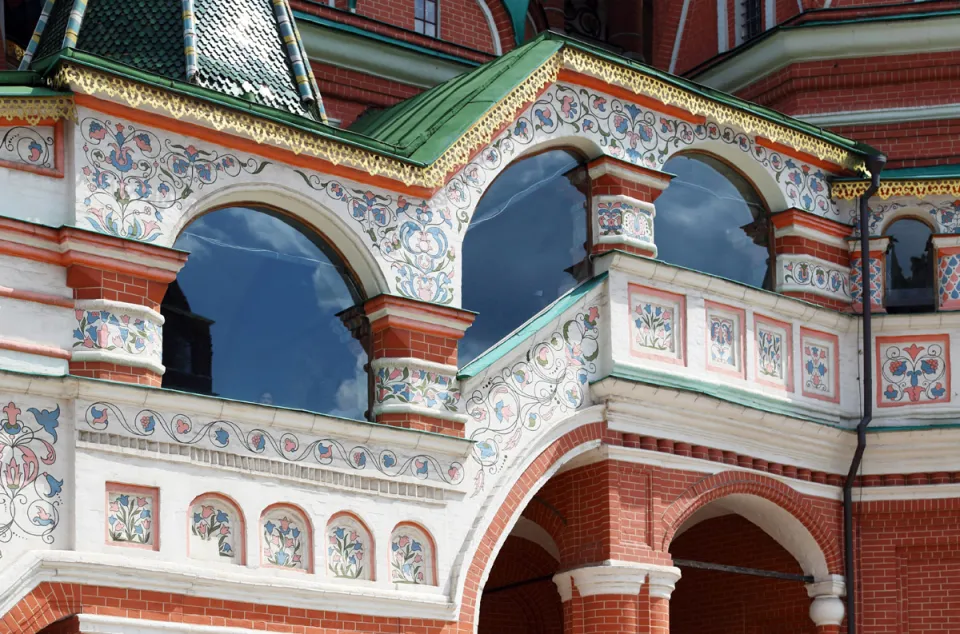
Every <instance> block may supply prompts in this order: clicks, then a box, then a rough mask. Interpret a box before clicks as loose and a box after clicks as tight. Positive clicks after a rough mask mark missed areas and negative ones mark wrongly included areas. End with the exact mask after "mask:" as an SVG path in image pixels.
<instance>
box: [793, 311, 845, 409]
mask: <svg viewBox="0 0 960 634" xmlns="http://www.w3.org/2000/svg"><path fill="white" fill-rule="evenodd" d="M837 347H838V338H837V336H836V335H830V334H827V333H821V332H816V331H813V330H808V329H806V328H801V329H800V352H801V372H802V375H801V376H802V386H801V391H802V393H803V395H804V396H809V397H811V398H816V399H820V400H826V401H833V402H839V401H840V395H839V393H838V389H839V375H838V372H839V368H838V363H839V358H838V350H837Z"/></svg>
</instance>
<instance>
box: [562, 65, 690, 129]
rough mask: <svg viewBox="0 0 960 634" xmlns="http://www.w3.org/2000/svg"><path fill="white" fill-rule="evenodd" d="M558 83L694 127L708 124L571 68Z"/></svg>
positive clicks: (688, 113)
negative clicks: (650, 111) (575, 86)
mask: <svg viewBox="0 0 960 634" xmlns="http://www.w3.org/2000/svg"><path fill="white" fill-rule="evenodd" d="M557 81H563V82H568V83H571V84H577V85H578V86H583V87H584V88H593V89H594V90H599V91H600V92H603V93H606V94H608V95H610V96H612V97H616V98H617V99H624V100H626V101H629V102H630V103H635V104H637V105H640V106H643V107H645V108H649V109H651V110H656V111H657V112H659V113H660V114H665V115H668V116H671V117H675V118H677V119H680V120H681V121H686V122H687V123H691V124H693V125H703V124H704V123H706V122H707V118H706V117H704V116H702V115H697V114H693V113H692V112H690V111H689V110H684V109H683V108H679V107H677V106H670V105H667V104H665V103H663V102H662V101H658V100H657V99H654V98H653V97H648V96H646V95H641V94H639V93H635V92H633V91H632V90H627V89H626V88H621V87H620V86H615V85H613V84H608V83H607V82H605V81H603V80H602V79H598V78H596V77H591V76H590V75H584V74H583V73H578V72H576V71H573V70H570V69H569V68H561V69H560V72H559V73H558V74H557Z"/></svg>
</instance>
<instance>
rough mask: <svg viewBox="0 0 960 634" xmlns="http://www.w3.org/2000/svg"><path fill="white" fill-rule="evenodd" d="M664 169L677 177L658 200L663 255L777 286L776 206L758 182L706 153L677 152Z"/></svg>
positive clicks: (748, 281)
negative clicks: (773, 210)
mask: <svg viewBox="0 0 960 634" xmlns="http://www.w3.org/2000/svg"><path fill="white" fill-rule="evenodd" d="M664 171H666V172H670V173H672V174H674V175H675V177H674V179H673V180H672V181H671V183H670V186H669V187H668V188H667V189H666V191H664V192H663V193H662V194H661V195H660V197H659V198H657V201H656V207H657V216H656V221H655V223H656V232H655V236H656V245H657V252H658V258H659V259H661V260H663V261H665V262H669V263H671V264H677V265H680V266H684V267H687V268H690V269H694V270H697V271H702V272H704V273H711V274H714V275H718V276H720V277H724V278H727V279H731V280H734V281H737V282H742V283H744V284H749V285H751V286H756V287H759V288H766V289H769V290H772V289H773V286H774V283H775V271H774V266H773V265H774V262H775V255H774V252H773V226H772V223H771V221H770V208H769V206H768V204H767V202H766V200H765V199H764V197H763V196H762V195H761V194H760V192H759V191H758V190H757V188H756V187H755V185H754V183H753V182H752V181H751V180H749V179H748V178H747V177H746V176H745V175H744V174H742V173H741V172H740V171H739V170H738V169H737V168H736V167H734V166H733V165H731V164H730V163H728V162H727V161H725V160H723V159H721V158H719V157H717V156H715V155H713V154H707V153H704V152H683V153H680V154H676V155H674V156H673V157H671V158H670V159H669V160H668V161H667V162H666V163H665V164H664Z"/></svg>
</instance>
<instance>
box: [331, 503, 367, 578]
mask: <svg viewBox="0 0 960 634" xmlns="http://www.w3.org/2000/svg"><path fill="white" fill-rule="evenodd" d="M371 545H372V541H371V539H370V533H369V531H367V529H366V528H365V527H364V526H363V525H362V524H361V523H360V522H358V521H356V520H355V519H353V518H352V517H349V516H346V515H344V516H341V517H337V518H334V519H333V520H332V521H331V522H330V524H329V525H328V526H327V570H329V571H330V574H331V575H333V576H334V577H338V578H341V579H373V566H374V563H373V557H372V556H371V555H372V553H371V552H370V548H371Z"/></svg>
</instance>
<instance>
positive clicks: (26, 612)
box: [0, 582, 81, 634]
mask: <svg viewBox="0 0 960 634" xmlns="http://www.w3.org/2000/svg"><path fill="white" fill-rule="evenodd" d="M76 590H77V588H76V586H73V585H70V584H61V583H49V582H44V583H41V584H39V585H38V586H37V587H36V588H34V589H33V590H31V591H30V592H29V593H28V594H27V596H25V597H24V598H23V599H21V600H20V601H19V602H18V603H17V604H16V605H15V606H14V607H13V608H12V609H11V610H10V611H9V612H7V613H6V614H5V615H3V618H0V630H2V631H3V632H8V633H9V634H34V633H35V632H39V631H40V630H42V629H43V628H45V627H47V626H48V625H50V624H51V623H56V622H57V621H59V620H61V619H63V618H66V617H68V616H72V615H74V614H78V613H79V612H80V611H81V601H80V597H79V596H78V593H77V591H76Z"/></svg>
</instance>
